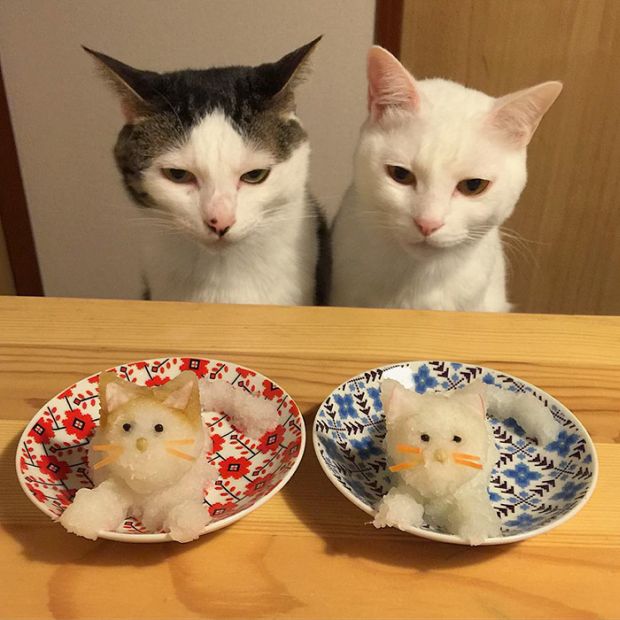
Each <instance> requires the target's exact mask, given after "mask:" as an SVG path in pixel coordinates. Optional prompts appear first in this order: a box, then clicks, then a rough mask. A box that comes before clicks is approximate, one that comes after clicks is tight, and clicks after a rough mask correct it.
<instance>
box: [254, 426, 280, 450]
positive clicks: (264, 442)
mask: <svg viewBox="0 0 620 620" xmlns="http://www.w3.org/2000/svg"><path fill="white" fill-rule="evenodd" d="M283 439H284V427H283V426H282V425H281V424H278V426H276V427H275V428H274V429H273V430H272V431H267V432H266V433H265V434H264V435H263V436H262V437H261V438H260V443H259V444H258V449H259V450H260V451H261V452H262V453H263V454H266V453H267V452H275V451H276V450H277V449H278V446H279V445H280V444H281V443H282V440H283Z"/></svg>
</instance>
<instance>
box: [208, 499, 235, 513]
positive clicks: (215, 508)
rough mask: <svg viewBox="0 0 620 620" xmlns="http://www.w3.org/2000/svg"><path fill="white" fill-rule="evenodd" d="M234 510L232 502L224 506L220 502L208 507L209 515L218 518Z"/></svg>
mask: <svg viewBox="0 0 620 620" xmlns="http://www.w3.org/2000/svg"><path fill="white" fill-rule="evenodd" d="M234 509H235V504H234V503H233V502H226V503H225V504H224V503H222V502H216V503H215V504H211V506H209V514H210V515H211V516H212V517H220V516H224V515H226V514H229V513H230V512H232V511H233V510H234Z"/></svg>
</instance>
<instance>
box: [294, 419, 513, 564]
mask: <svg viewBox="0 0 620 620" xmlns="http://www.w3.org/2000/svg"><path fill="white" fill-rule="evenodd" d="M315 413H316V410H313V411H311V412H305V413H304V420H305V422H306V436H307V443H306V451H305V454H304V456H303V459H302V462H301V465H300V466H299V469H298V470H297V472H296V473H295V475H294V477H293V478H292V480H291V481H290V482H289V483H288V484H287V486H286V487H285V488H284V489H283V491H282V494H283V496H284V498H285V499H286V502H287V504H288V505H289V506H290V508H291V510H292V511H293V512H294V513H295V514H296V515H297V517H298V518H299V519H300V520H301V521H302V522H303V523H304V524H305V525H306V526H307V527H308V528H309V529H311V530H312V531H313V532H315V533H316V534H318V535H319V536H320V537H321V538H323V540H324V541H325V545H326V552H327V553H328V554H330V555H332V554H333V555H347V556H350V557H351V558H365V559H369V560H374V561H376V562H381V563H383V564H390V565H394V566H403V567H410V568H413V569H417V570H421V571H427V570H436V569H443V568H451V567H455V566H463V565H469V564H476V563H481V562H486V561H488V560H492V559H493V558H495V557H497V556H499V555H502V554H503V553H506V552H507V551H509V550H510V548H511V547H512V545H499V546H484V547H482V546H480V547H470V546H465V545H452V544H447V543H440V542H434V541H431V540H426V539H423V538H419V537H417V536H414V535H413V534H408V533H406V532H402V531H400V530H398V529H396V528H383V529H376V528H375V527H373V525H372V524H371V523H370V521H371V517H370V515H368V514H366V513H365V512H364V511H362V510H361V509H359V508H357V506H355V505H354V504H352V503H351V502H350V501H348V500H347V498H346V497H344V495H342V494H341V493H340V492H339V491H338V490H337V489H336V487H335V486H334V485H333V484H332V483H331V482H330V480H329V479H328V478H327V476H326V475H325V473H324V472H323V470H322V469H321V466H320V465H319V462H318V460H317V457H316V455H315V453H314V446H313V445H312V422H313V420H314V414H315Z"/></svg>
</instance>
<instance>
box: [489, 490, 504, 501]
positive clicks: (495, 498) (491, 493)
mask: <svg viewBox="0 0 620 620" xmlns="http://www.w3.org/2000/svg"><path fill="white" fill-rule="evenodd" d="M488 494H489V499H490V500H491V501H492V502H499V500H500V499H502V496H501V495H500V494H499V493H495V491H488Z"/></svg>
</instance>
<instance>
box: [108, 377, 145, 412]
mask: <svg viewBox="0 0 620 620" xmlns="http://www.w3.org/2000/svg"><path fill="white" fill-rule="evenodd" d="M136 397H137V394H136V393H135V392H134V391H133V390H132V389H130V388H128V387H126V386H124V385H122V384H121V383H108V384H107V385H106V388H105V400H106V404H107V410H108V413H114V412H115V411H116V410H117V409H118V408H119V407H122V406H123V405H124V404H125V403H128V402H129V401H130V400H133V399H134V398H136Z"/></svg>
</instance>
